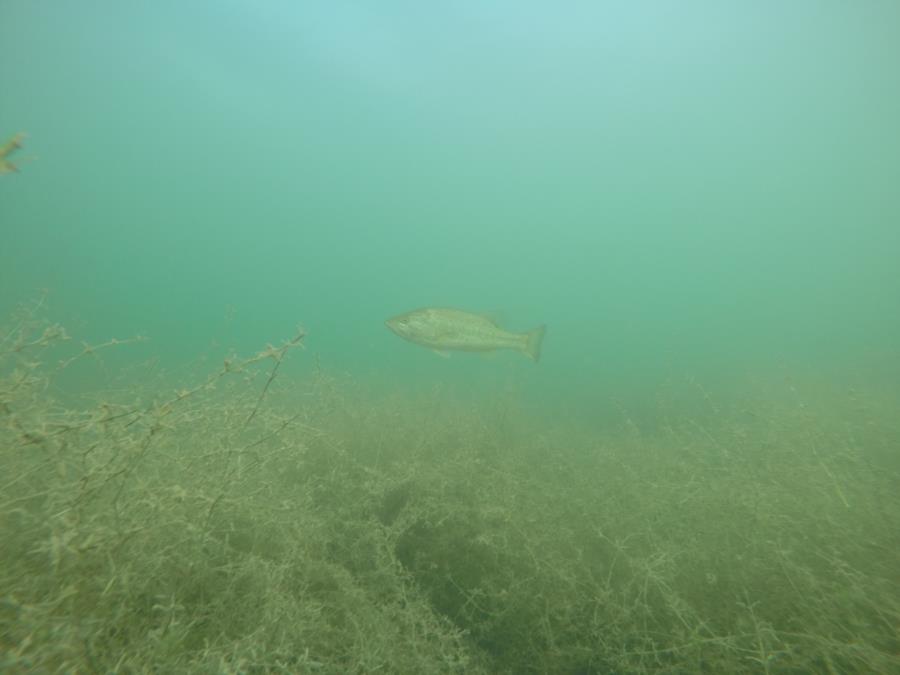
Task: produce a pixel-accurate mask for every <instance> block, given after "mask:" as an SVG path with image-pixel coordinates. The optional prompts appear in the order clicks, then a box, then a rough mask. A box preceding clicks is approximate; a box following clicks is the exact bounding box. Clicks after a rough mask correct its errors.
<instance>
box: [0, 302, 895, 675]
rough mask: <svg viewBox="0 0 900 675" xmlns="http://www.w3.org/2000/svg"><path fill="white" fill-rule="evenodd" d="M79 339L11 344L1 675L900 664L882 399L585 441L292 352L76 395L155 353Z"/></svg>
mask: <svg viewBox="0 0 900 675" xmlns="http://www.w3.org/2000/svg"><path fill="white" fill-rule="evenodd" d="M67 337H68V336H67V334H66V332H65V331H64V330H63V329H62V328H61V327H59V326H57V325H55V324H53V323H49V322H47V321H45V320H44V318H43V311H42V310H39V309H36V308H35V307H31V308H25V309H23V310H22V311H21V312H19V313H17V314H16V315H14V316H12V317H10V318H9V320H8V321H7V322H6V323H5V328H4V330H3V331H2V333H0V539H2V542H3V545H2V547H0V671H3V672H9V673H31V672H39V673H52V672H68V673H76V672H169V673H175V672H197V673H204V672H205V673H223V672H231V673H373V672H385V673H451V672H455V673H492V674H496V673H573V674H574V673H579V674H583V673H811V672H820V673H888V672H897V671H898V670H900V658H898V651H900V641H898V635H897V626H898V622H900V591H898V586H897V576H896V570H897V552H898V550H900V541H898V538H900V489H898V487H900V486H898V480H897V477H898V457H897V453H896V449H897V447H898V441H900V429H898V427H897V423H896V420H898V419H900V415H898V414H897V413H898V410H897V401H896V400H892V399H891V398H889V397H887V396H886V395H884V396H882V395H878V396H875V395H873V396H871V397H869V398H866V396H864V395H863V394H862V393H856V394H853V396H854V399H853V400H852V401H846V400H844V398H837V399H834V400H835V401H839V402H840V403H839V404H838V403H834V402H824V401H827V400H828V399H827V397H824V396H823V397H821V398H822V399H823V401H819V400H818V399H819V397H818V396H816V395H815V393H814V392H809V391H807V392H805V393H804V390H803V387H801V386H799V385H797V386H796V387H795V388H794V389H793V390H792V391H791V392H790V394H791V395H792V396H794V397H795V404H794V405H785V404H784V402H783V401H780V402H779V403H778V405H774V404H772V403H771V402H770V401H768V400H767V399H765V398H763V399H759V400H750V399H749V397H748V399H747V400H745V401H744V402H743V403H742V404H741V405H736V406H733V407H732V408H731V409H730V410H728V409H726V406H725V405H724V404H722V405H717V406H716V411H715V413H713V411H711V410H707V411H706V412H703V409H702V407H700V406H692V405H687V404H685V403H684V401H685V400H686V399H687V398H688V397H689V396H690V392H691V391H692V390H691V388H690V387H689V386H687V385H685V387H684V390H683V391H680V392H679V395H678V396H677V397H671V399H670V400H671V401H679V402H680V403H678V404H676V403H673V402H670V403H666V402H665V401H663V402H661V403H660V414H659V417H658V423H657V424H654V425H651V426H647V427H639V425H638V424H637V423H635V422H632V421H630V420H623V423H622V424H621V425H618V426H617V427H616V428H609V429H607V430H606V431H605V432H603V433H598V432H597V431H596V430H589V429H587V428H584V429H581V430H578V429H575V428H573V427H572V425H571V424H569V425H566V426H559V425H556V426H555V425H554V424H553V422H552V420H551V421H548V420H539V419H535V418H534V417H531V418H528V419H526V416H525V414H524V413H522V414H521V419H520V418H519V416H518V415H519V414H518V413H516V412H515V410H516V409H517V405H516V400H515V398H512V399H509V400H505V401H498V402H497V404H496V407H495V408H485V407H483V406H482V407H476V406H474V405H471V404H469V403H467V402H466V401H465V400H464V399H460V398H452V397H449V396H447V395H446V394H440V393H435V394H433V396H432V397H431V398H430V399H429V398H427V397H426V398H423V397H416V398H414V397H412V396H409V395H407V394H405V393H404V392H403V391H397V392H396V394H395V395H394V396H392V397H388V398H385V397H384V396H378V397H376V396H374V395H370V394H368V393H367V392H366V389H365V387H364V386H363V385H362V384H360V383H355V382H353V381H350V380H348V379H338V378H334V377H331V376H329V375H328V374H327V373H325V372H321V371H320V372H317V373H316V374H315V375H314V376H309V377H300V376H297V375H290V374H287V375H286V374H284V373H281V374H280V375H279V377H277V378H276V377H275V374H276V372H277V371H276V369H277V367H278V366H279V365H280V364H281V363H282V361H283V360H284V359H302V358H304V356H305V355H304V353H303V352H298V351H292V347H295V346H297V345H298V344H300V342H301V337H302V335H301V336H298V337H297V338H295V339H294V340H289V341H287V342H285V343H284V344H283V345H282V346H280V347H274V348H268V349H266V350H264V351H262V352H260V353H259V354H257V355H256V356H251V357H249V358H243V359H242V358H237V357H235V358H232V359H229V360H227V361H226V362H225V363H224V364H223V365H222V366H221V367H220V368H213V369H211V370H210V371H209V372H206V373H205V374H202V375H191V376H189V375H187V374H166V373H161V372H159V371H157V370H153V369H152V368H151V367H150V366H148V367H147V370H146V372H141V373H140V375H139V376H138V375H132V376H130V379H128V380H127V381H125V382H116V383H114V384H115V386H112V383H111V384H110V386H109V387H108V388H103V389H101V388H97V389H94V390H89V391H83V390H81V391H79V390H76V389H74V388H72V386H71V384H69V385H67V386H64V385H63V384H62V383H61V378H64V376H65V374H66V373H68V372H70V371H71V370H72V369H74V368H85V369H90V368H92V367H94V362H93V357H98V358H100V357H102V356H103V355H104V354H105V353H107V350H129V349H137V348H138V347H137V346H136V345H130V344H120V342H124V341H118V340H113V341H110V342H108V343H106V344H105V345H96V346H81V347H77V348H75V347H72V345H73V342H72V341H69V340H67ZM143 347H144V345H142V346H141V347H140V348H143ZM509 396H512V395H509ZM847 396H849V394H848V395H847ZM666 400H669V399H666ZM704 400H705V399H704ZM702 402H703V401H701V403H702ZM510 419H512V420H513V422H514V423H513V424H510Z"/></svg>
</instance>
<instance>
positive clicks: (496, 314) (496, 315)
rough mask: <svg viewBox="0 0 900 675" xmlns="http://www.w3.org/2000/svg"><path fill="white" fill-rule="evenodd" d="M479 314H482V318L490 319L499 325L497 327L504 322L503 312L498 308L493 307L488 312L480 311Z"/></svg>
mask: <svg viewBox="0 0 900 675" xmlns="http://www.w3.org/2000/svg"><path fill="white" fill-rule="evenodd" d="M478 316H480V317H481V318H482V319H486V320H487V321H490V322H491V323H492V324H494V325H495V326H497V328H499V327H500V324H502V323H503V312H501V311H499V310H496V309H492V310H490V311H487V312H479V313H478Z"/></svg>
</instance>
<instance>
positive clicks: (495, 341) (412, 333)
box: [384, 307, 547, 363]
mask: <svg viewBox="0 0 900 675" xmlns="http://www.w3.org/2000/svg"><path fill="white" fill-rule="evenodd" d="M384 323H385V325H386V326H387V327H388V328H389V329H390V330H392V331H393V332H394V333H396V334H397V335H399V336H400V337H402V338H403V339H404V340H408V341H410V342H414V343H415V344H417V345H421V346H423V347H427V348H429V349H431V350H433V351H435V352H437V353H438V354H439V355H441V356H445V357H446V356H449V355H450V354H449V353H448V352H450V351H463V352H490V351H494V350H495V349H512V350H514V351H519V352H522V353H523V354H525V355H526V356H527V357H529V358H530V359H531V360H532V361H534V362H535V363H537V362H538V361H539V360H540V358H541V343H542V342H543V341H544V333H545V332H546V331H547V327H546V326H545V325H543V324H542V325H540V326H538V327H537V328H535V329H534V330H531V331H529V332H527V333H511V332H509V331H507V330H504V329H502V328H500V326H498V325H497V323H496V322H495V321H494V320H493V319H491V318H490V317H488V316H485V315H483V314H475V313H473V312H465V311H463V310H460V309H449V308H441V307H423V308H421V309H414V310H413V311H411V312H406V313H405V314H398V315H397V316H393V317H391V318H390V319H387V320H386V321H385V322H384Z"/></svg>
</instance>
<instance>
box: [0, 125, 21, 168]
mask: <svg viewBox="0 0 900 675" xmlns="http://www.w3.org/2000/svg"><path fill="white" fill-rule="evenodd" d="M24 140H25V133H24V132H19V133H17V134H15V135H14V136H12V138H10V139H9V140H8V141H6V143H4V144H3V145H0V175H2V174H4V173H12V172H13V171H18V170H19V168H18V167H17V166H16V165H15V164H13V163H12V161H10V159H9V157H10V156H11V155H12V154H13V153H15V152H16V151H17V150H18V149H19V148H21V147H22V142H23V141H24Z"/></svg>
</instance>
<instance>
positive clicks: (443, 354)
mask: <svg viewBox="0 0 900 675" xmlns="http://www.w3.org/2000/svg"><path fill="white" fill-rule="evenodd" d="M431 351H433V352H434V353H435V354H437V355H438V356H440V357H441V358H443V359H449V358H450V352H445V351H443V350H442V349H432V350H431Z"/></svg>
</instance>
